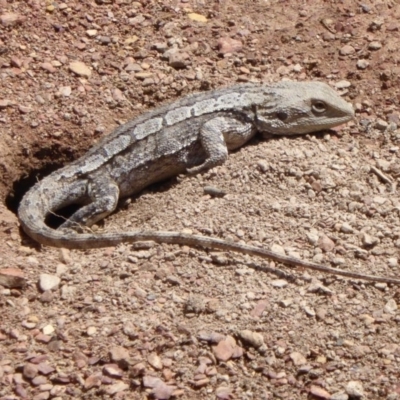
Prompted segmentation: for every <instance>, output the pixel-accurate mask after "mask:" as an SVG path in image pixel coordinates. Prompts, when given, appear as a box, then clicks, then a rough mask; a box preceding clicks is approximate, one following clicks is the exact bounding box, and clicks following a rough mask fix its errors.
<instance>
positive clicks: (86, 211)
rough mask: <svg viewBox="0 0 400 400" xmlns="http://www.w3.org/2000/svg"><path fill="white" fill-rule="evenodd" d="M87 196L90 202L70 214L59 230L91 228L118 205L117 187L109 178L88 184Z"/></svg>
mask: <svg viewBox="0 0 400 400" xmlns="http://www.w3.org/2000/svg"><path fill="white" fill-rule="evenodd" d="M88 196H89V198H90V199H91V200H92V202H91V203H90V204H88V205H85V206H83V207H81V208H80V209H79V210H78V211H76V212H75V213H74V214H72V215H71V217H70V218H69V219H68V220H67V221H65V222H64V223H63V224H62V225H61V226H60V229H71V228H72V229H75V230H76V229H77V228H79V227H82V226H91V225H93V224H95V223H96V222H97V221H100V220H101V219H103V218H105V217H106V216H107V215H109V214H111V213H112V212H113V211H114V210H115V208H116V207H117V204H118V199H119V187H118V185H117V183H116V182H114V181H113V180H112V179H110V178H107V177H104V176H102V177H96V178H95V179H93V180H90V181H89V183H88Z"/></svg>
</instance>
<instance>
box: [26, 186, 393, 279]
mask: <svg viewBox="0 0 400 400" xmlns="http://www.w3.org/2000/svg"><path fill="white" fill-rule="evenodd" d="M33 200H38V199H37V195H36V196H35V195H33V196H29V192H28V195H27V196H25V198H24V200H23V202H21V206H20V208H19V218H20V221H21V225H22V228H23V229H24V231H25V232H26V233H27V234H28V235H29V236H30V237H31V238H32V239H34V240H36V241H37V242H39V243H42V244H45V245H49V246H54V247H64V248H70V249H88V248H100V247H109V246H116V245H117V244H119V243H122V242H129V243H132V242H137V241H146V240H151V241H154V242H157V243H169V244H181V245H186V246H192V247H203V248H210V249H219V250H225V251H234V252H238V253H243V254H249V255H255V256H259V257H261V258H266V259H270V260H274V261H277V262H280V263H284V264H288V265H292V266H297V267H301V268H306V269H310V270H314V271H319V272H323V273H328V274H333V275H341V276H345V277H348V278H354V279H362V280H367V281H372V282H383V283H393V284H396V285H400V279H396V278H389V277H380V276H373V275H364V274H360V273H355V272H351V271H345V270H341V269H337V268H330V267H326V266H323V265H320V264H316V263H313V262H310V261H304V260H299V259H297V258H293V257H288V256H284V255H281V254H277V253H274V252H272V251H270V250H266V249H262V248H260V247H256V246H250V245H246V244H239V243H235V242H232V241H228V240H224V239H219V238H214V237H207V236H201V235H191V234H185V233H181V232H174V231H145V230H137V231H131V232H125V233H118V232H117V233H94V234H91V233H75V232H72V231H68V232H63V231H62V230H56V229H52V228H50V227H48V226H47V225H46V224H45V217H46V213H47V212H46V210H45V208H44V205H43V201H41V202H40V201H39V202H38V203H36V206H35V207H34V208H31V206H32V201H33ZM38 205H39V206H40V207H38Z"/></svg>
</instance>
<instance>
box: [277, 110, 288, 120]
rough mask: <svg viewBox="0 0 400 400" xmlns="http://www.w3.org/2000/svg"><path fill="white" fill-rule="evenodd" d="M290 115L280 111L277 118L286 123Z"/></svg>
mask: <svg viewBox="0 0 400 400" xmlns="http://www.w3.org/2000/svg"><path fill="white" fill-rule="evenodd" d="M287 117H288V115H287V113H286V112H285V111H278V112H277V113H276V118H278V119H279V120H281V121H285V120H286V119H287Z"/></svg>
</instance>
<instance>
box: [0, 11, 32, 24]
mask: <svg viewBox="0 0 400 400" xmlns="http://www.w3.org/2000/svg"><path fill="white" fill-rule="evenodd" d="M25 20H26V17H24V16H22V15H19V14H15V13H11V12H9V13H4V14H1V15H0V22H1V24H2V25H3V26H15V25H18V24H21V23H22V22H24V21H25Z"/></svg>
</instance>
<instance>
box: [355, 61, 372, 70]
mask: <svg viewBox="0 0 400 400" xmlns="http://www.w3.org/2000/svg"><path fill="white" fill-rule="evenodd" d="M368 66H369V61H367V60H364V59H362V60H358V61H357V68H358V69H366V68H368Z"/></svg>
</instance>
